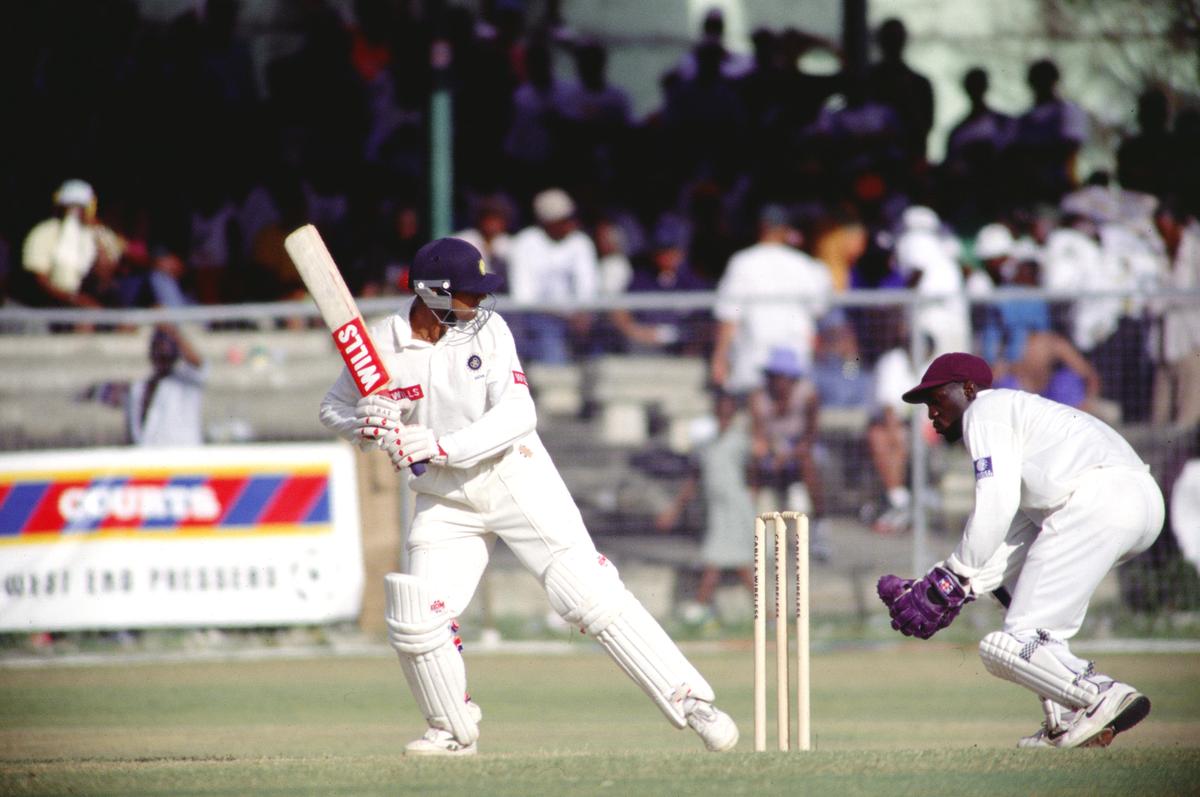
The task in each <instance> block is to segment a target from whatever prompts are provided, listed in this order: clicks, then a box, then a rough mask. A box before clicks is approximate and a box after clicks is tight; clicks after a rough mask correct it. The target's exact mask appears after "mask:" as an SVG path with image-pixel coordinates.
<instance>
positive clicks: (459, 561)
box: [321, 238, 738, 755]
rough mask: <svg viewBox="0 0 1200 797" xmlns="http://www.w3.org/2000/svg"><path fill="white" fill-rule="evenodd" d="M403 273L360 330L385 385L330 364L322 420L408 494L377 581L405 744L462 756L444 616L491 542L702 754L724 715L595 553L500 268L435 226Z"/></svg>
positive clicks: (727, 732) (452, 634)
mask: <svg viewBox="0 0 1200 797" xmlns="http://www.w3.org/2000/svg"><path fill="white" fill-rule="evenodd" d="M410 283H411V284H412V286H413V290H414V292H415V293H416V296H415V297H414V298H413V299H412V300H410V301H409V302H408V303H407V304H406V305H405V306H404V307H402V308H401V309H400V311H399V312H398V313H396V314H394V315H392V316H390V317H388V318H387V319H385V320H384V321H382V322H380V323H378V324H376V325H374V326H373V327H372V330H371V332H372V337H373V338H374V340H375V343H376V346H377V348H378V349H379V353H380V355H381V357H382V358H383V362H384V364H385V365H386V366H387V368H388V370H389V372H390V373H391V375H392V380H391V383H390V385H389V389H388V390H385V391H382V392H381V393H378V394H375V395H372V396H368V397H365V398H360V397H359V394H358V390H357V389H356V387H355V384H354V381H353V380H352V378H351V376H350V375H349V373H347V372H343V373H342V375H341V376H340V377H339V379H338V381H337V382H336V383H335V384H334V386H333V387H332V388H331V389H330V391H329V393H328V394H327V395H326V397H325V400H324V401H323V402H322V404H321V420H322V422H323V423H324V424H325V425H326V426H328V427H329V428H331V429H334V430H336V431H337V432H338V433H340V434H342V435H343V436H345V437H347V438H349V439H351V440H353V441H355V442H358V443H360V444H363V445H369V446H378V447H379V448H380V449H382V450H383V451H384V452H385V453H386V454H387V455H388V456H389V457H390V458H391V460H392V463H393V465H394V466H395V467H396V469H397V471H401V472H403V473H404V474H406V478H408V479H409V485H410V487H411V488H412V490H413V491H414V493H415V494H416V507H415V509H416V514H415V517H414V520H413V524H412V528H411V532H410V534H409V538H408V540H407V550H408V554H409V563H410V564H409V571H410V572H408V573H405V574H402V573H389V574H388V575H387V577H386V590H387V623H388V629H389V630H388V636H389V639H390V641H391V644H392V646H393V647H394V648H395V649H396V652H397V654H398V655H399V658H400V665H401V668H402V669H403V671H404V676H405V679H406V680H407V681H408V685H409V688H410V689H411V690H412V693H413V696H414V697H415V698H416V702H417V705H418V706H419V707H420V709H421V712H422V713H423V714H424V716H425V721H426V722H427V723H428V726H429V727H428V730H427V731H426V733H425V735H424V736H423V737H421V738H419V739H417V740H415V741H413V742H411V743H409V744H408V746H407V747H406V751H407V752H408V753H409V754H429V755H464V754H473V753H475V752H476V749H477V748H476V740H477V739H478V738H479V722H480V719H481V716H482V713H481V711H480V709H479V707H478V705H476V703H475V702H474V701H472V700H471V698H470V695H469V694H468V693H467V680H466V669H465V666H464V662H463V657H462V654H461V652H460V650H461V648H460V645H459V642H458V637H457V624H456V618H457V617H458V616H459V615H460V614H461V613H462V612H463V611H464V610H465V609H466V608H467V605H468V604H469V603H470V601H471V597H472V596H473V595H474V593H475V590H476V587H477V586H478V585H479V580H480V578H481V577H482V575H483V571H484V568H485V567H486V566H487V563H488V557H489V554H490V552H491V549H492V546H493V545H494V543H495V541H496V539H497V538H499V539H502V540H504V542H505V543H506V544H507V545H508V547H509V548H511V549H512V551H513V553H514V554H515V555H516V556H517V558H518V559H520V561H521V562H522V564H524V565H525V567H527V568H528V569H529V570H530V571H531V572H532V573H534V574H535V575H536V576H537V577H538V578H539V579H540V580H541V582H542V584H543V586H544V587H545V589H546V594H547V596H548V598H549V600H550V604H551V605H552V606H553V607H554V609H555V610H556V611H557V612H558V613H559V614H560V615H562V617H563V618H565V619H566V620H567V621H568V622H570V623H571V624H573V625H577V626H579V627H580V628H581V629H582V630H583V631H584V632H586V633H587V634H589V635H590V636H592V637H594V638H595V639H596V640H597V641H598V642H599V643H600V644H601V646H603V647H604V649H605V650H606V651H607V652H608V653H609V655H610V656H611V657H612V658H613V659H614V660H615V661H616V662H617V664H618V665H619V666H620V667H621V669H622V670H624V671H625V673H626V674H627V675H629V677H630V678H632V679H633V680H634V681H635V682H636V683H637V684H638V686H640V687H641V688H642V689H643V690H645V692H646V693H647V694H648V695H649V696H650V698H651V699H652V700H653V701H654V702H655V704H656V705H657V706H658V707H659V709H661V710H662V712H663V713H664V714H665V715H666V716H667V719H668V720H670V722H671V723H672V724H673V725H675V726H676V727H678V728H684V727H691V728H692V729H693V730H694V731H696V733H698V734H699V735H700V737H701V739H703V741H704V743H705V745H706V746H707V748H708V749H709V750H714V751H722V750H728V749H731V748H732V747H733V746H734V745H735V744H736V743H737V739H738V731H737V726H736V725H735V724H734V722H733V720H732V719H731V718H730V717H729V715H727V714H725V713H724V712H722V711H720V710H718V709H717V708H716V707H715V706H714V705H713V699H714V694H713V690H712V687H711V686H709V684H708V682H707V681H705V680H704V677H703V676H701V675H700V673H699V672H698V671H697V670H696V669H695V668H694V667H693V666H692V665H691V664H690V663H689V662H688V660H687V659H686V658H685V657H684V656H683V654H682V653H681V652H680V650H679V648H678V647H676V645H675V643H674V642H672V641H671V639H670V638H669V637H668V636H667V634H666V632H665V631H664V630H663V629H662V627H661V626H659V624H658V622H657V621H655V619H654V618H653V617H651V615H650V614H649V612H647V611H646V609H645V607H644V606H643V605H642V604H641V603H640V602H639V601H638V600H637V598H635V597H634V596H633V595H632V594H631V593H630V592H629V591H628V590H627V589H626V588H625V585H624V584H623V583H622V582H621V579H620V577H619V575H618V574H617V570H616V568H615V567H614V566H613V564H612V562H610V561H608V560H607V559H606V558H605V557H604V556H603V555H602V554H600V553H599V552H597V550H596V548H595V545H594V544H593V542H592V539H591V537H590V536H589V534H588V532H587V529H586V528H585V527H584V524H583V519H582V517H581V515H580V513H579V509H578V508H577V507H576V506H575V502H574V501H573V499H572V498H571V496H570V494H569V493H568V491H567V488H566V485H565V484H564V483H563V481H562V478H561V477H560V476H559V474H558V471H557V469H556V468H555V467H554V463H553V462H551V460H550V456H549V455H548V454H547V452H546V448H545V446H543V445H542V441H541V440H540V439H539V437H538V434H537V431H536V428H535V427H536V425H537V417H536V414H535V410H534V404H533V399H532V398H531V396H530V393H529V387H528V384H527V382H526V379H525V374H524V371H523V370H522V368H521V364H520V362H519V361H518V359H517V353H516V347H515V345H514V343H513V336H512V333H511V332H510V331H509V328H508V325H507V324H506V323H505V322H504V319H503V318H501V317H500V316H499V315H498V314H497V313H494V312H492V310H491V306H492V299H491V294H493V292H494V291H496V290H497V288H498V287H499V286H500V283H501V278H500V277H498V276H497V275H495V274H490V273H487V272H486V269H485V265H484V262H483V259H482V257H481V256H480V254H479V251H478V250H477V249H476V248H475V247H473V246H471V244H469V243H467V242H465V241H462V240H459V239H456V238H441V239H438V240H436V241H433V242H431V243H429V244H426V245H425V246H424V247H422V249H421V250H420V251H419V252H418V253H417V255H416V257H415V259H414V262H413V265H412V269H411V274H410ZM418 464H419V465H420V466H421V467H416V468H414V467H413V466H414V465H418ZM422 468H424V470H423V472H421V473H419V474H418V473H417V471H422Z"/></svg>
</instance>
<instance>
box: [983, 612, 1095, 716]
mask: <svg viewBox="0 0 1200 797" xmlns="http://www.w3.org/2000/svg"><path fill="white" fill-rule="evenodd" d="M1055 648H1061V649H1062V651H1061V652H1062V653H1064V654H1065V655H1066V656H1068V657H1070V658H1071V659H1074V656H1071V654H1070V652H1069V651H1068V650H1067V648H1066V646H1065V645H1064V644H1063V643H1062V642H1061V641H1059V640H1057V639H1054V638H1052V637H1050V636H1048V635H1044V634H1041V635H1038V636H1034V637H1030V638H1029V639H1021V638H1019V637H1015V636H1013V635H1012V634H1009V633H1006V632H1004V631H993V632H992V633H990V634H988V635H987V636H985V637H984V638H983V641H982V642H980V643H979V658H981V659H983V666H984V667H985V668H987V671H988V672H990V673H991V674H992V675H994V676H996V677H997V678H1003V679H1005V680H1006V681H1012V682H1013V683H1016V684H1020V685H1021V686H1023V687H1025V688H1026V689H1031V690H1033V691H1034V692H1036V693H1037V695H1038V697H1041V698H1042V699H1043V700H1052V701H1054V702H1055V703H1059V704H1061V705H1064V706H1068V707H1070V708H1083V707H1085V706H1087V705H1088V704H1090V703H1091V702H1092V699H1093V698H1094V697H1095V696H1096V694H1097V693H1098V692H1099V689H1098V688H1097V686H1096V685H1095V684H1093V683H1092V682H1091V681H1090V680H1089V676H1091V671H1090V669H1089V670H1086V671H1084V672H1076V671H1075V670H1073V669H1071V668H1070V667H1068V666H1067V664H1066V663H1065V662H1064V661H1063V660H1062V659H1061V658H1059V656H1057V655H1055Z"/></svg>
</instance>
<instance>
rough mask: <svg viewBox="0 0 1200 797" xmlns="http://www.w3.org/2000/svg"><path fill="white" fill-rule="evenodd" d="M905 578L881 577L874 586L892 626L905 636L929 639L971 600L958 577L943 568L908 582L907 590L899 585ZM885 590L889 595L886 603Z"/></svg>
mask: <svg viewBox="0 0 1200 797" xmlns="http://www.w3.org/2000/svg"><path fill="white" fill-rule="evenodd" d="M905 581H906V579H900V578H898V577H896V576H884V577H883V578H881V579H880V580H879V584H878V586H877V590H878V592H879V597H880V598H881V599H882V600H883V602H884V603H885V604H888V610H889V613H890V614H891V616H892V628H894V629H896V630H897V631H899V632H900V633H902V634H904V635H905V636H915V637H919V638H921V639H929V638H930V637H931V636H933V635H934V634H936V633H937V632H938V631H940V630H942V629H943V628H945V627H946V626H948V625H950V623H952V622H954V618H955V617H958V613H959V612H960V611H962V607H963V606H965V605H966V604H968V603H970V602H971V601H973V600H975V596H974V595H972V594H971V593H969V592H967V590H966V588H965V587H963V585H962V582H960V581H959V580H958V576H956V575H954V573H951V572H950V571H949V570H947V569H946V568H944V567H940V566H939V567H934V568H933V569H932V570H930V571H929V572H928V573H926V574H925V577H924V578H922V579H921V580H920V581H917V582H911V581H910V582H908V584H909V585H910V586H909V587H908V589H904V588H903V585H904V583H905ZM897 589H899V590H900V591H899V594H896V591H897ZM885 592H886V593H887V595H888V596H890V597H891V603H890V604H889V603H888V598H887V597H885Z"/></svg>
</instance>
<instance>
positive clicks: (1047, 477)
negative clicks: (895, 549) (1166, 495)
mask: <svg viewBox="0 0 1200 797" xmlns="http://www.w3.org/2000/svg"><path fill="white" fill-rule="evenodd" d="M963 442H964V443H965V444H966V448H967V452H968V453H969V454H970V457H971V461H972V463H973V464H974V468H975V510H974V512H973V513H972V514H971V517H970V519H969V520H968V521H967V525H966V528H965V530H964V531H963V536H962V540H961V541H960V542H959V545H958V548H957V549H956V550H955V551H954V553H953V554H951V556H950V557H949V559H947V560H946V562H947V565H948V566H949V567H950V569H951V570H953V571H954V572H956V573H959V574H961V575H963V576H967V577H968V578H969V577H972V576H973V575H974V574H975V573H976V572H977V571H978V570H979V569H980V568H982V567H983V566H984V565H985V563H987V561H988V559H989V558H990V557H991V556H992V554H994V553H995V552H996V551H997V550H998V549H999V548H1000V546H1001V545H1002V544H1003V543H1004V541H1005V537H1006V535H1007V534H1008V531H1009V529H1010V527H1011V526H1012V524H1013V519H1014V516H1016V515H1017V513H1018V512H1020V513H1021V514H1023V515H1024V516H1025V517H1026V518H1027V519H1028V520H1029V521H1030V522H1031V523H1032V524H1033V525H1034V526H1041V525H1042V521H1043V520H1044V519H1045V518H1046V517H1047V516H1048V515H1050V514H1052V513H1053V512H1054V511H1055V510H1056V509H1059V508H1060V507H1062V506H1063V505H1064V504H1066V502H1067V500H1068V499H1069V498H1070V497H1071V495H1072V493H1073V492H1074V491H1075V490H1076V488H1077V487H1078V486H1079V484H1080V482H1081V480H1083V479H1084V478H1085V477H1086V476H1087V474H1088V473H1089V472H1091V471H1093V470H1095V469H1098V468H1125V469H1131V470H1136V471H1138V472H1142V473H1145V472H1147V471H1148V470H1149V467H1148V466H1147V465H1146V463H1144V462H1143V461H1142V460H1141V458H1140V457H1139V456H1138V455H1137V453H1136V452H1135V451H1134V450H1133V447H1132V446H1130V445H1129V443H1128V442H1126V440H1125V439H1124V438H1123V437H1121V435H1119V434H1117V432H1116V431H1114V430H1113V429H1112V428H1111V427H1109V426H1108V425H1107V424H1105V423H1103V422H1102V421H1100V420H1098V419H1096V418H1094V417H1092V416H1091V415H1088V414H1087V413H1085V412H1083V411H1081V410H1078V409H1075V408H1074V407H1068V406H1066V405H1064V404H1059V403H1058V402H1055V401H1050V400H1049V399H1045V398H1042V397H1041V396H1038V395H1035V394H1032V393H1026V392H1024V391H1021V390H983V391H981V392H980V393H979V395H978V396H977V397H976V399H975V401H974V402H972V403H971V405H970V406H969V407H968V408H967V411H966V413H965V414H964V415H963Z"/></svg>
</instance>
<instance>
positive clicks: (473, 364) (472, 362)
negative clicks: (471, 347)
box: [467, 354, 483, 371]
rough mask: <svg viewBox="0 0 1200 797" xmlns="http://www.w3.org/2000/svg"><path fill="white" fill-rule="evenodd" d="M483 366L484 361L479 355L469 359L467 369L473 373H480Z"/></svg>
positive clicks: (473, 355)
mask: <svg viewBox="0 0 1200 797" xmlns="http://www.w3.org/2000/svg"><path fill="white" fill-rule="evenodd" d="M482 365H483V359H482V358H481V357H480V356H479V355H478V354H472V355H471V356H470V357H468V358H467V367H468V368H470V369H471V370H472V371H478V370H479V368H480V366H482Z"/></svg>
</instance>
